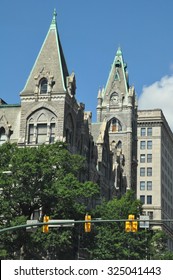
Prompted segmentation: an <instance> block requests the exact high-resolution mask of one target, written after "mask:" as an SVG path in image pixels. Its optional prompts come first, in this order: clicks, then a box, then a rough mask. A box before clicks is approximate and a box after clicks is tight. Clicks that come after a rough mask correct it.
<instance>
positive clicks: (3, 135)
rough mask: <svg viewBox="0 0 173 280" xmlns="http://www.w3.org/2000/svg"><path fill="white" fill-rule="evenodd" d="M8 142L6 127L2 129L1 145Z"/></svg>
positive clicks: (0, 131) (0, 133)
mask: <svg viewBox="0 0 173 280" xmlns="http://www.w3.org/2000/svg"><path fill="white" fill-rule="evenodd" d="M6 141H7V136H6V134H5V129H4V127H1V128H0V145H2V144H3V143H5V142H6Z"/></svg>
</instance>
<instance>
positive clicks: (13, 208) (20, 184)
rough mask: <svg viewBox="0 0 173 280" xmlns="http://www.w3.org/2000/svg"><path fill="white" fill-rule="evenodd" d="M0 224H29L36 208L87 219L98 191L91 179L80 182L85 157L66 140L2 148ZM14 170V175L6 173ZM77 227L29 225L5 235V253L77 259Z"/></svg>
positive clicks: (55, 216) (57, 215)
mask: <svg viewBox="0 0 173 280" xmlns="http://www.w3.org/2000/svg"><path fill="white" fill-rule="evenodd" d="M0 153H1V161H0V186H1V197H0V213H1V217H0V226H1V227H8V226H14V225H19V224H22V223H23V224H25V223H26V221H27V220H28V219H30V217H31V215H32V214H33V213H34V211H35V210H37V209H39V208H41V209H42V215H45V214H46V215H49V216H50V217H51V219H74V220H77V219H83V218H84V215H85V212H86V209H87V206H88V203H90V202H91V201H92V199H94V197H96V196H98V195H99V188H98V186H97V185H96V184H93V183H92V182H85V183H81V182H79V180H78V177H79V174H80V173H81V172H82V171H83V172H84V171H85V160H84V159H83V158H82V157H81V156H79V155H72V154H70V153H69V152H68V150H67V148H66V145H65V144H64V143H56V144H53V145H42V146H39V147H37V148H27V147H26V148H18V147H17V146H16V145H15V144H9V143H7V144H4V145H2V146H1V147H0ZM4 171H11V176H9V175H8V174H6V173H4ZM77 238H78V227H74V228H58V229H53V228H51V230H50V231H49V233H48V234H44V233H42V230H41V228H39V229H38V230H37V231H36V232H35V233H30V232H26V230H25V229H21V230H16V231H13V232H8V233H7V232H6V233H4V234H1V236H0V239H1V250H0V254H1V257H2V258H7V259H9V258H10V259H19V258H24V259H42V258H43V259H44V258H45V259H47V258H55V257H56V258H57V259H74V258H75V257H76V254H77V250H78V247H77V245H76V244H77Z"/></svg>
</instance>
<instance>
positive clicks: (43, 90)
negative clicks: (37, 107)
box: [40, 78, 47, 93]
mask: <svg viewBox="0 0 173 280" xmlns="http://www.w3.org/2000/svg"><path fill="white" fill-rule="evenodd" d="M40 93H47V79H45V78H43V79H41V81H40Z"/></svg>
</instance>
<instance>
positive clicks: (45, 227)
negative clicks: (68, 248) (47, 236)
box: [42, 215, 49, 233]
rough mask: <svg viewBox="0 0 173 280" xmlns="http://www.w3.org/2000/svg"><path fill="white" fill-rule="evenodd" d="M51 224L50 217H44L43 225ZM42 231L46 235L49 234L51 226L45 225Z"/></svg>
mask: <svg viewBox="0 0 173 280" xmlns="http://www.w3.org/2000/svg"><path fill="white" fill-rule="evenodd" d="M48 222H49V216H46V215H45V216H44V217H43V223H48ZM42 231H43V232H44V233H48V232H49V225H43V229H42Z"/></svg>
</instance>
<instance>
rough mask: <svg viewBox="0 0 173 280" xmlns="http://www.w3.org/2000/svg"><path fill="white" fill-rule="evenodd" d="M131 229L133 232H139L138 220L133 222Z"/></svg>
mask: <svg viewBox="0 0 173 280" xmlns="http://www.w3.org/2000/svg"><path fill="white" fill-rule="evenodd" d="M131 231H132V232H137V231H138V222H137V221H134V222H132V227H131Z"/></svg>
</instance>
